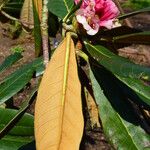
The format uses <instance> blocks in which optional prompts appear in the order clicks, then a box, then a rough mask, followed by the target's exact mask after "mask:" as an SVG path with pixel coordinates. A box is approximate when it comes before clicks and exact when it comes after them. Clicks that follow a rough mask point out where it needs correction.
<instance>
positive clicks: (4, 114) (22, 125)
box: [0, 108, 34, 136]
mask: <svg viewBox="0 0 150 150" xmlns="http://www.w3.org/2000/svg"><path fill="white" fill-rule="evenodd" d="M17 112H18V110H14V109H5V108H0V114H1V115H0V130H1V129H2V128H3V127H4V126H5V125H7V123H8V122H9V121H10V120H11V119H12V118H14V117H15V116H16V114H17ZM8 134H9V135H14V136H33V135H34V121H33V116H32V115H30V114H27V113H26V114H25V115H24V116H23V117H22V118H21V119H20V120H19V122H18V123H17V124H16V125H15V126H14V128H13V129H11V130H10V132H9V133H8Z"/></svg>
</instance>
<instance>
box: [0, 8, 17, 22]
mask: <svg viewBox="0 0 150 150" xmlns="http://www.w3.org/2000/svg"><path fill="white" fill-rule="evenodd" d="M0 12H1V13H2V14H3V15H4V16H5V17H6V18H8V19H10V20H13V21H18V22H19V19H17V18H15V17H12V16H10V15H9V14H7V13H6V12H5V11H3V10H1V11H0Z"/></svg>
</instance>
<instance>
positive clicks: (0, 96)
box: [0, 58, 43, 104]
mask: <svg viewBox="0 0 150 150" xmlns="http://www.w3.org/2000/svg"><path fill="white" fill-rule="evenodd" d="M42 65H43V60H42V58H37V59H35V60H34V61H33V62H31V63H29V64H27V65H24V66H22V67H21V68H20V69H18V70H16V71H15V72H14V73H12V74H11V75H9V76H8V77H6V78H5V79H4V81H2V82H1V83H0V104H2V103H4V102H5V101H7V100H8V99H9V98H10V97H12V96H13V95H14V94H16V93H17V92H19V91H20V90H21V89H22V88H23V87H24V86H25V85H26V84H27V83H28V82H29V81H30V79H31V78H32V76H33V73H34V72H35V71H36V69H37V68H38V67H40V66H42Z"/></svg>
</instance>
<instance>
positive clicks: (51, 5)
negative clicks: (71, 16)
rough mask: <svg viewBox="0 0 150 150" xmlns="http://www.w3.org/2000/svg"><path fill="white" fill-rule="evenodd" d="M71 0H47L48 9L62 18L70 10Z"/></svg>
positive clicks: (72, 2)
mask: <svg viewBox="0 0 150 150" xmlns="http://www.w3.org/2000/svg"><path fill="white" fill-rule="evenodd" d="M73 4H74V1H73V0H49V1H48V9H49V11H50V12H52V13H53V14H55V15H56V16H58V17H59V18H61V19H63V18H64V17H65V16H66V15H67V14H68V13H69V11H70V10H71V7H72V6H73Z"/></svg>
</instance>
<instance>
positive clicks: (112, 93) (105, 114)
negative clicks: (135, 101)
mask: <svg viewBox="0 0 150 150" xmlns="http://www.w3.org/2000/svg"><path fill="white" fill-rule="evenodd" d="M92 70H93V72H92ZM92 70H90V78H91V82H92V88H93V91H94V96H95V99H96V102H97V104H98V108H99V114H100V117H101V121H102V125H103V129H104V132H105V134H106V136H107V138H108V139H109V141H110V142H111V143H112V144H113V145H114V147H115V148H116V149H128V150H133V149H134V150H144V149H146V148H148V146H149V141H150V136H149V135H148V134H146V133H145V131H144V130H143V129H142V128H141V127H140V122H139V119H138V118H137V116H136V114H135V112H134V110H133V107H132V105H131V104H130V103H129V102H128V101H126V100H125V98H124V97H125V96H124V95H123V94H122V93H121V91H120V88H119V87H117V83H116V82H115V81H114V80H113V79H112V78H111V77H110V76H108V75H106V74H104V72H103V71H102V70H101V69H99V68H92ZM101 86H102V87H103V89H104V91H103V90H102V88H101ZM104 92H105V95H107V97H106V96H105V95H104Z"/></svg>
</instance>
